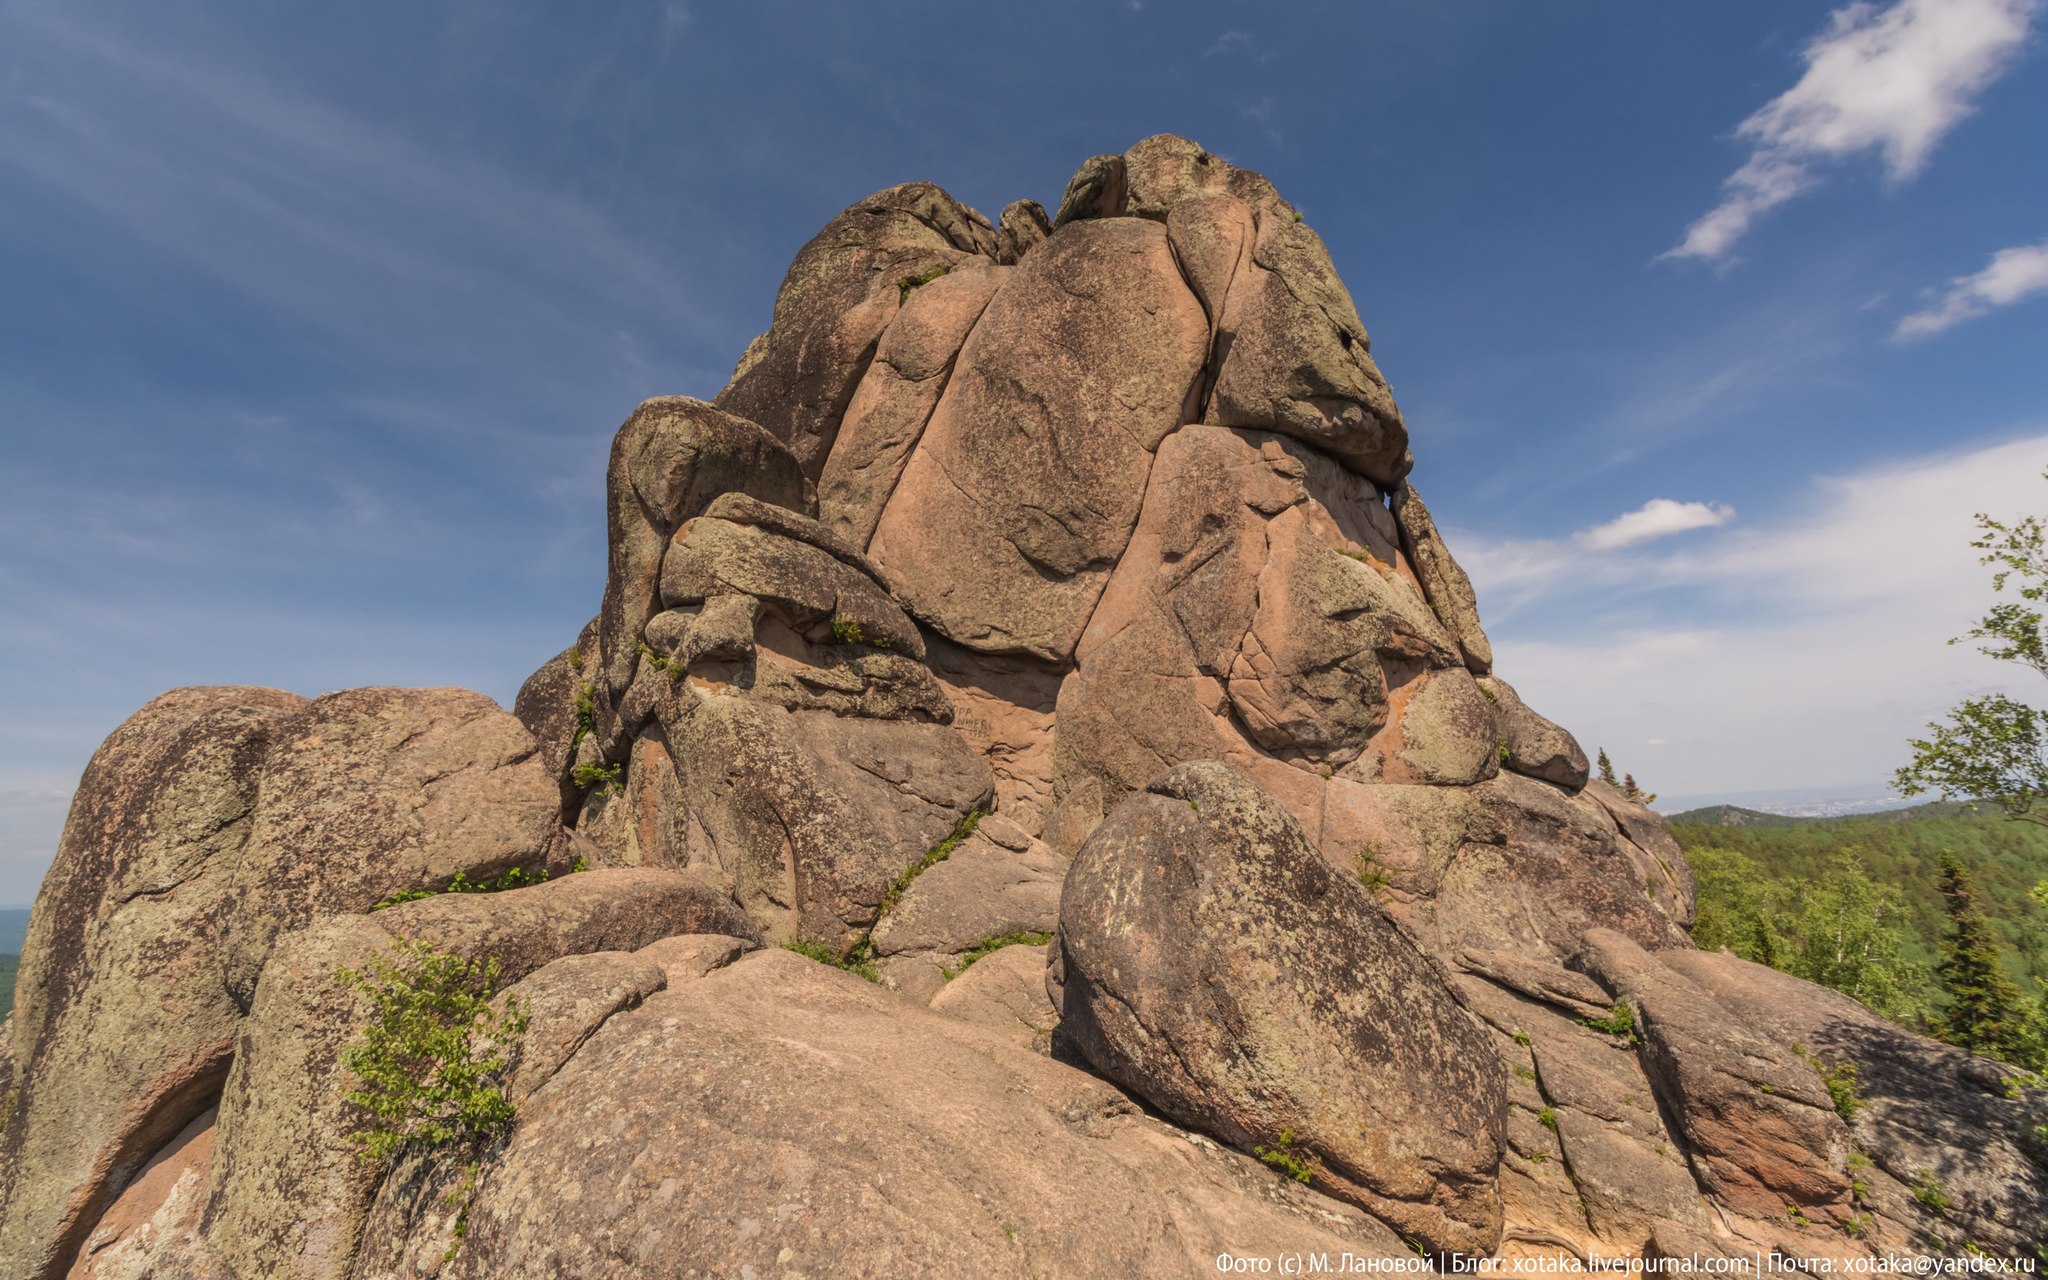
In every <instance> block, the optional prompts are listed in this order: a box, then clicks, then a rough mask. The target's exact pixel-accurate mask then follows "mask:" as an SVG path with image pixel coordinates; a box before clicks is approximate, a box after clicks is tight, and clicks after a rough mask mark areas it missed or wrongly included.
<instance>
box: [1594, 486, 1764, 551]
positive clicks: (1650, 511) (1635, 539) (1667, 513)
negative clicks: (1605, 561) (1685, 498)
mask: <svg viewBox="0 0 2048 1280" xmlns="http://www.w3.org/2000/svg"><path fill="white" fill-rule="evenodd" d="M1734 518H1735V508H1733V507H1731V506H1727V505H1725V504H1723V503H1718V502H1675V501H1673V500H1672V499H1670V498H1652V499H1650V500H1649V501H1648V502H1645V503H1644V504H1643V505H1642V506H1640V507H1638V508H1637V509H1635V510H1634V511H1631V512H1629V513H1628V514H1626V515H1621V516H1616V517H1615V518H1614V519H1612V520H1609V521H1608V522H1607V523H1606V524H1600V525H1595V526H1593V527H1592V528H1590V529H1587V530H1584V531H1583V532H1581V533H1579V534H1578V535H1577V536H1575V537H1574V538H1573V539H1572V541H1574V542H1576V543H1578V544H1579V545H1580V546H1582V547H1585V548H1587V549H1588V550H1591V551H1618V550H1620V549H1621V548H1623V547H1632V546H1635V545H1636V544H1637V543H1639V542H1649V541H1651V540H1653V539H1656V538H1668V537H1670V536H1671V535H1672V534H1674V533H1685V532H1687V531H1688V530H1691V529H1711V528H1713V527H1715V526H1716V525H1724V524H1727V523H1728V522H1729V521H1730V520H1733V519H1734Z"/></svg>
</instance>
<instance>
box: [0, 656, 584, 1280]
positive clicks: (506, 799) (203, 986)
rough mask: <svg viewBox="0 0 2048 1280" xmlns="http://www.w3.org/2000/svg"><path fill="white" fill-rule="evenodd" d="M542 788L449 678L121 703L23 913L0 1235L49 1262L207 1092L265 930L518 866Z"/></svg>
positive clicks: (488, 705) (501, 732)
mask: <svg viewBox="0 0 2048 1280" xmlns="http://www.w3.org/2000/svg"><path fill="white" fill-rule="evenodd" d="M558 806H559V797H558V794H557V791H556V789H555V787H554V785H553V783H552V782H551V781H550V780H549V779H548V778H547V777H546V775H545V774H544V773H543V772H542V770H541V768H540V766H539V764H538V762H537V761H536V760H535V759H534V747H533V740H532V738H531V737H530V736H529V735H528V734H527V733H526V731H525V729H524V728H522V727H521V725H520V724H519V722H518V721H517V720H515V719H513V718H512V717H511V716H509V715H507V714H506V713H505V712H503V711H501V710H499V709H498V708H497V706H496V705H495V704H493V703H492V702H491V701H490V700H489V699H488V698H485V697H483V696H481V695H479V694H474V693H469V692H467V691H464V690H459V689H421V690H400V689H358V690H351V691H349V692H346V693H337V694H330V695H328V696H326V697H324V698H320V699H317V700H314V701H311V702H308V701H307V700H305V699H303V698H298V697H295V696H293V695H290V694H285V693H279V692H277V691H275V690H267V689H232V688H230V689H184V690H178V691H176V692H173V693H169V694H166V695H164V696H163V697H161V698H158V699H157V700H156V701H155V702H152V703H151V704H150V705H149V706H147V707H145V708H143V709H142V710H141V711H139V712H137V713H136V715H135V716H134V717H133V718H131V719H130V720H129V721H128V723H127V724H125V725H123V726H122V727H121V728H120V729H118V730H116V731H115V733H114V735H113V736H112V737H111V738H109V739H108V740H107V743H106V744H105V745H104V746H103V747H102V748H101V749H100V752H99V753H98V754H97V755H96V756H95V757H94V760H93V763H92V764H91V765H90V766H89V767H88V769H87V771H86V776H85V778H84V779H83V780H82V781H81V782H80V784H79V791H78V799H77V801H76V802H75V804H74V810H73V814H72V817H71V820H70V821H69V822H68V823H67V824H66V835H65V841H64V844H63V846H62V847H61V848H60V849H59V851H58V858H57V862H56V864H55V865H54V866H53V867H52V869H51V873H50V877H49V879H48V881H47V882H46V887H45V891H44V894H43V895H42V898H41V900H40V901H39V902H38V905H37V909H36V912H35V915H34V917H33V919H32V923H31V928H30V941H29V945H28V948H27V952H26V955H25V958H24V959H25V962H24V966H23V972H22V982H21V985H20V993H21V995H20V1001H19V1006H18V1009H17V1013H16V1016H15V1017H14V1019H13V1020H12V1022H11V1023H10V1024H9V1025H10V1027H11V1029H12V1032H13V1038H14V1051H15V1054H16V1057H17V1060H18V1061H19V1063H20V1073H21V1079H20V1086H19V1087H20V1089H21V1093H20V1098H19V1104H18V1105H17V1106H16V1107H15V1108H13V1114H12V1116H11V1117H10V1119H9V1122H8V1125H7V1128H6V1130H5V1134H4V1138H0V1144H4V1145H0V1150H4V1151H5V1153H6V1155H7V1160H6V1163H5V1173H4V1174H0V1197H4V1210H0V1212H4V1217H0V1255H4V1256H8V1257H13V1258H18V1259H21V1260H22V1266H23V1268H24V1274H41V1273H42V1269H44V1268H51V1267H61V1265H62V1262H63V1259H64V1258H66V1257H67V1256H68V1255H69V1254H70V1253H71V1252H72V1251H75V1250H76V1249H77V1248H78V1246H79V1241H80V1240H81V1238H82V1234H83V1233H84V1232H86V1231H88V1230H89V1229H90V1228H91V1227H92V1225H93V1222H94V1220H95V1219H96V1217H97V1216H98V1215H99V1214H100V1213H101V1212H102V1211H104V1210H105V1208H106V1206H107V1204H108V1202H109V1201H110V1200H111V1199H112V1198H113V1197H114V1196H115V1195H116V1194H117V1193H118V1192H119V1191H120V1190H121V1188H122V1187H123V1185H124V1184H125V1183H126V1182H128V1181H129V1180H130V1179H131V1178H132V1177H133V1176H134V1175H135V1174H136V1172H137V1170H138V1169H139V1168H141V1166H142V1165H143V1164H144V1163H145V1162H146V1161H148V1160H149V1159H150V1158H151V1157H152V1156H153V1155H154V1154H155V1153H156V1152H157V1151H158V1149H159V1148H160V1147H161V1146H162V1144H163V1143H164V1142H165V1141H166V1140H168V1139H170V1138H171V1136H172V1135H174V1134H176V1133H177V1132H179V1131H180V1130H181V1129H182V1128H184V1127H185V1125H186V1124H187V1123H188V1122H190V1121H191V1120H192V1118H193V1117H194V1116H196V1115H198V1114H199V1113H200V1112H201V1111H203V1110H205V1109H206V1108H207V1107H208V1106H210V1105H211V1104H212V1102H213V1100H214V1099H215V1098H216V1097H217V1096H218V1095H219V1093H220V1090H221V1087H222V1082H223V1080H224V1079H225V1077H226V1076H227V1075H228V1073H229V1067H230V1063H231V1062H232V1060H233V1058H234V1046H235V1041H236V1038H237V1036H238V1034H239V1031H240V1028H241V1026H242V1022H243V1017H244V1015H245V1014H246V1013H247V1011H248V1009H249V1004H250V1000H251V998H252V996H253V993H254V990H255V988H256V985H257V980H258V976H259V975H260V974H261V973H262V972H263V971H264V969H265V967H266V966H267V964H268V961H269V956H270V952H271V949H272V947H273V946H274V945H275V943H276V941H277V939H278V938H279V937H280V936H282V935H284V934H286V933H287V932H289V931H290V930H292V929H295V928H298V927H300V926H302V925H304V924H306V923H308V922H310V921H311V920H313V919H315V918H316V917H318V916H321V915H329V914H339V913H349V912H360V911H366V910H368V909H369V908H370V907H371V906H373V905H374V904H376V903H377V902H379V901H381V900H383V899H385V898H387V897H389V896H391V895H393V894H396V893H400V892H405V891H414V890H423V889H440V888H444V887H446V886H447V884H448V883H449V882H450V881H451V880H453V879H454V878H455V877H456V876H457V875H468V876H470V877H472V878H476V879H485V878H488V877H490V876H491V875H493V874H495V873H497V872H501V871H504V870H506V869H508V868H511V867H515V866H523V867H535V868H537V867H538V866H539V865H540V864H541V863H542V861H543V860H544V859H545V858H546V856H547V854H548V851H549V849H550V846H551V843H552V841H553V839H554V836H555V821H556V817H555V815H556V812H557V810H558Z"/></svg>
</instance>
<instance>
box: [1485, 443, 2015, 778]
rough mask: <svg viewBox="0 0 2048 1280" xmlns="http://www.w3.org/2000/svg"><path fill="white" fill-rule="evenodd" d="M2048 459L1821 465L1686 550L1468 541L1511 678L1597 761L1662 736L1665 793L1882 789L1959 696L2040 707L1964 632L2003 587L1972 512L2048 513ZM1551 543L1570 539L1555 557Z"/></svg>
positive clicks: (2008, 453)
mask: <svg viewBox="0 0 2048 1280" xmlns="http://www.w3.org/2000/svg"><path fill="white" fill-rule="evenodd" d="M2044 467H2048V432H2038V433H2036V434H2034V435H2033V436H2030V437H2029V438H2026V439H2021V440H2017V441H2013V442H2011V443H2008V444H2002V445H1997V446H1993V447H1989V448H1983V449H1979V450H1976V451H1973V452H1969V453H1962V454H1952V455H1929V456H1923V457H1917V458H1910V459H1905V460H1902V461H1897V462H1892V463H1888V464H1885V465H1883V466H1878V467H1871V468H1867V469H1865V470H1862V471H1858V472H1855V473H1851V474H1848V475H1843V476H1837V477H1829V478H1822V479H1819V480H1816V481H1815V482H1814V484H1813V485H1812V486H1811V487H1810V488H1809V489H1808V491H1807V492H1806V494H1805V497H1804V499H1803V500H1802V501H1800V502H1799V503H1798V504H1797V505H1796V506H1794V507H1791V508H1788V509H1785V510H1783V511H1781V512H1779V513H1776V514H1775V515H1767V516H1765V517H1763V518H1761V519H1759V518H1758V517H1757V513H1756V512H1755V511H1753V510H1752V511H1751V512H1750V519H1749V520H1748V521H1747V523H1746V526H1745V527H1744V528H1743V529H1740V530H1731V531H1730V532H1728V533H1727V534H1724V535H1722V536H1720V537H1717V538H1715V539H1713V540H1712V541H1711V542H1709V543H1706V544H1704V545H1703V546H1699V547H1695V548H1688V549H1684V550H1679V551H1664V550H1661V549H1644V548H1633V549H1624V550H1622V551H1619V552H1615V553H1610V554H1606V555H1599V556H1594V555H1589V554H1586V553H1583V552H1580V553H1578V554H1577V555H1576V556H1574V555H1573V554H1572V549H1571V547H1570V544H1569V543H1568V542H1567V540H1564V539H1557V540H1551V541H1549V542H1547V543H1541V544H1531V543H1529V542H1523V543H1521V544H1506V545H1507V549H1506V551H1505V552H1504V551H1503V545H1504V544H1500V543H1494V544H1487V543H1485V542H1483V541H1482V542H1479V543H1477V544H1476V545H1475V544H1474V543H1473V541H1472V540H1471V539H1470V538H1463V539H1461V538H1459V537H1458V536H1457V535H1455V534H1452V535H1451V536H1450V545H1451V546H1452V548H1453V549H1454V550H1456V551H1458V552H1459V553H1460V560H1461V561H1462V562H1463V563H1464V564H1465V565H1466V567H1467V568H1468V569H1469V570H1471V571H1472V574H1473V578H1474V582H1475V585H1476V586H1477V587H1478V589H1479V601H1480V607H1481V610H1482V613H1484V614H1486V616H1487V617H1488V620H1489V623H1490V624H1491V625H1490V630H1491V633H1492V638H1493V641H1494V651H1495V654H1496V658H1497V667H1498V669H1499V670H1500V672H1501V674H1502V675H1503V676H1505V677H1506V678H1507V679H1508V680H1509V681H1510V682H1511V683H1513V684H1514V685H1515V686H1516V688H1517V689H1518V690H1520V691H1521V693H1522V694H1523V696H1524V697H1525V698H1527V699H1528V701H1529V703H1530V704H1531V705H1532V706H1534V707H1536V709H1537V710H1539V711H1542V712H1544V713H1545V714H1546V715H1550V716H1552V717H1554V718H1556V719H1557V720H1559V721H1560V722H1561V723H1563V724H1564V725H1565V726H1566V727H1567V728H1569V729H1571V730H1572V731H1573V732H1574V733H1576V734H1577V735H1578V736H1579V738H1580V741H1581V742H1582V743H1583V744H1584V745H1585V746H1586V748H1587V750H1588V751H1589V752H1590V751H1591V750H1593V749H1594V748H1596V747H1598V746H1599V745H1601V744H1603V743H1604V744H1607V745H1609V746H1612V745H1614V744H1616V743H1630V742H1636V743H1646V742H1648V741H1649V740H1650V739H1662V740H1663V742H1664V745H1661V746H1659V747H1658V748H1657V758H1656V766H1655V767H1656V776H1655V777H1644V779H1643V781H1644V785H1646V786H1648V787H1649V788H1650V789H1652V790H1656V791H1664V792H1667V793H1674V794H1675V793H1687V794H1700V793H1705V792H1715V791H1743V790H1760V789H1767V788H1784V787H1794V786H1816V787H1818V786H1830V785H1834V784H1838V783H1847V782H1864V783H1876V782H1881V781H1883V780H1884V779H1885V778H1886V777H1888V776H1889V774H1890V772H1891V771H1892V770H1893V769H1895V768H1897V767H1898V766H1899V765H1900V764H1902V763H1904V761H1905V757H1906V740H1907V738H1909V737H1911V736H1913V735H1915V734H1917V733H1919V732H1920V731H1921V729H1922V727H1923V726H1924V725H1925V724H1926V723H1927V722H1928V721H1930V720H1934V719H1937V718H1939V717H1940V716H1942V715H1943V714H1944V713H1945V712H1946V711H1947V709H1948V708H1949V707H1950V706H1952V705H1953V704H1954V703H1955V702H1956V701H1957V700H1958V699H1960V698H1962V697H1965V696H1968V695H1970V694H1972V693H1978V692H1984V691H1986V690H1989V689H1993V688H2009V689H2011V691H2012V692H2014V693H2015V694H2016V695H2017V696H2022V697H2027V698H2030V699H2033V700H2035V701H2040V700H2041V699H2042V697H2043V695H2044V690H2042V689H2041V688H2040V687H2039V682H2038V681H2034V682H2033V684H2032V685H2031V686H2030V685H2029V684H2027V683H2026V681H2028V680H2031V679H2032V677H2030V676H2028V675H2027V674H2026V673H2024V672H2018V671H2017V670H2016V669H2015V668H2012V667H2009V666H2005V665H2002V664H1998V663H1994V662H1992V661H1990V660H1989V659H1986V658H1984V657H1982V656H1981V655H1979V654H1977V653H1976V652H1975V650H1974V649H1973V648H1972V647H1971V646H1969V645H1966V644H1965V645H1954V646H1951V645H1949V644H1948V643H1947V641H1948V640H1949V639H1950V638H1951V637H1953V636H1957V635H1960V634H1962V633H1963V632H1964V631H1967V630H1968V629H1969V627H1970V626H1971V624H1972V623H1973V622H1974V621H1975V620H1976V619H1977V618H1978V617H1979V616H1980V615H1981V614H1982V613H1983V612H1984V610H1985V608H1986V607H1987V606H1988V605H1989V604H1990V602H1991V601H1992V599H1993V596H1992V593H1991V588H1990V581H1989V576H1988V570H1986V569H1984V568H1982V567H1981V566H1979V565H1978V563H1977V553H1976V552H1974V551H1973V550H1972V549H1971V548H1970V545H1969V543H1970V539H1971V538H1972V536H1973V535H1974V533H1975V522H1974V520H1973V516H1974V515H1975V513H1977V512H1979V511H1984V512H1989V513H1992V514H1995V515H1999V516H2003V517H2012V516H2017V515H2023V514H2026V513H2028V512H2040V511H2043V510H2048V484H2044V483H2043V481H2042V478H2041V473H2042V471H2043V468H2044ZM1531 545H1541V546H1547V547H1550V548H1554V549H1555V548H1563V552H1562V554H1561V555H1560V556H1558V557H1555V558H1554V559H1553V560H1552V561H1543V560H1542V559H1541V558H1540V557H1535V556H1532V554H1531V553H1530V551H1529V547H1530V546H1531ZM1532 565H1533V566H1534V567H1535V569H1536V571H1537V573H1536V576H1534V577H1516V576H1514V575H1516V574H1526V573H1528V571H1529V570H1530V569H1531V567H1532ZM1503 602H1505V603H1506V604H1507V607H1506V608H1505V609H1503V608H1502V604H1503ZM1532 605H1535V606H1540V607H1530V606H1532ZM2015 679H2017V680H2018V681H2019V683H2012V682H2013V681H2014V680H2015ZM1628 763H1629V762H1627V761H1624V760H1617V761H1616V766H1617V767H1627V766H1628ZM1639 773H1640V768H1639Z"/></svg>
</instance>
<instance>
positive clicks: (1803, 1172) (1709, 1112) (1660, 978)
mask: <svg viewBox="0 0 2048 1280" xmlns="http://www.w3.org/2000/svg"><path fill="white" fill-rule="evenodd" d="M1578 959H1579V964H1580V966H1581V967H1582V968H1583V969H1584V970H1585V971H1586V972H1588V973H1590V974H1592V976H1593V977H1595V978H1598V979H1599V980H1600V982H1601V984H1602V985H1604V986H1605V987H1607V989H1608V990H1610V991H1612V992H1614V993H1615V995H1616V996H1617V998H1619V999H1621V1000H1624V1001H1626V1002H1627V1003H1628V1004H1629V1006H1630V1007H1631V1008H1632V1010H1633V1011H1634V1019H1635V1023H1636V1026H1637V1029H1638V1031H1637V1033H1638V1034H1639V1035H1640V1036H1641V1039H1642V1061H1643V1069H1644V1071H1645V1073H1646V1074H1647V1076H1648V1077H1649V1079H1650V1082H1651V1085H1652V1087H1654V1088H1655V1089H1656V1091H1657V1095H1658V1097H1659V1098H1661V1099H1663V1100H1664V1102H1665V1104H1666V1105H1667V1106H1668V1107H1669V1109H1670V1111H1671V1113H1672V1114H1673V1115H1675V1116H1676V1117H1677V1118H1678V1124H1679V1126H1680V1128H1681V1129H1682V1130H1683V1131H1684V1137H1685V1141H1686V1144H1687V1146H1688V1147H1689V1148H1690V1149H1691V1151H1692V1154H1693V1161H1694V1165H1695V1167H1696V1168H1697V1169H1698V1170H1699V1173H1700V1178H1701V1180H1702V1181H1703V1182H1704V1183H1705V1185H1706V1187H1707V1189H1708V1190H1709V1191H1710V1192H1712V1193H1713V1194H1714V1196H1715V1198H1716V1199H1717V1200H1719V1201H1720V1202H1721V1203H1722V1204H1724V1205H1726V1206H1727V1207H1729V1208H1731V1209H1733V1210H1735V1211H1737V1212H1739V1213H1746V1214H1750V1215H1753V1216H1756V1217H1768V1216H1771V1215H1774V1214H1778V1213H1782V1212H1784V1210H1785V1206H1787V1205H1795V1206H1798V1207H1799V1208H1800V1209H1801V1210H1802V1212H1804V1213H1805V1214H1806V1215H1807V1216H1809V1217H1813V1218H1817V1219H1821V1220H1823V1221H1828V1222H1832V1223H1840V1222H1844V1221H1846V1220H1847V1219H1849V1218H1850V1217H1852V1216H1854V1208H1853V1206H1852V1205H1851V1203H1850V1199H1851V1196H1850V1192H1851V1188H1850V1182H1851V1178H1850V1176H1849V1166H1848V1160H1849V1151H1850V1145H1849V1133H1848V1130H1847V1128H1846V1127H1845V1126H1844V1125H1843V1123H1842V1120H1841V1117H1840V1116H1838V1115H1836V1114H1835V1110H1834V1107H1833V1104H1832V1103H1831V1102H1830V1101H1829V1098H1828V1094H1827V1091H1826V1090H1825V1089H1824V1088H1823V1087H1822V1086H1821V1082H1820V1079H1819V1077H1818V1076H1817V1075H1816V1074H1815V1073H1814V1072H1813V1070H1812V1069H1811V1068H1810V1067H1808V1066H1807V1065H1806V1064H1805V1063H1803V1062H1801V1061H1800V1060H1799V1058H1798V1057H1797V1056H1796V1055H1794V1054H1793V1052H1792V1050H1791V1047H1790V1046H1789V1045H1783V1044H1778V1043H1775V1042H1774V1041H1772V1040H1771V1039H1770V1038H1769V1037H1768V1036H1765V1035H1762V1034H1759V1032H1758V1029H1757V1028H1756V1027H1755V1026H1754V1025H1753V1024H1750V1023H1746V1022H1745V1021H1743V1020H1740V1019H1738V1018H1735V1017H1733V1016H1731V1015H1730V1014H1729V1013H1728V1011H1727V1010H1726V1009H1724V1008H1723V1007H1722V1006H1721V1005H1720V1004H1719V1003H1718V1002H1716V1001H1715V999H1714V998H1713V996H1712V995H1710V994H1709V993H1708V992H1707V991H1706V990H1705V989H1704V988H1702V987H1701V986H1700V985H1699V984H1697V983H1695V982H1693V981H1692V980H1691V979H1689V978H1686V977H1685V976H1683V975H1682V974H1680V973H1679V972H1677V971H1676V970H1674V969H1671V968H1669V967H1667V966H1665V965H1663V964H1661V963H1659V962H1658V960H1657V958H1656V957H1655V956H1654V955H1652V954H1651V953H1649V952H1646V951H1644V950H1643V949H1642V948H1641V947H1640V946H1638V945H1637V944H1636V943H1635V942H1634V941H1632V940H1630V939H1629V938H1627V937H1625V936H1623V935H1622V934H1620V933H1617V932H1615V931H1614V930H1611V929H1589V930H1587V931H1586V934H1585V943H1584V950H1583V951H1582V952H1581V954H1580V956H1579V958H1578Z"/></svg>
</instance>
